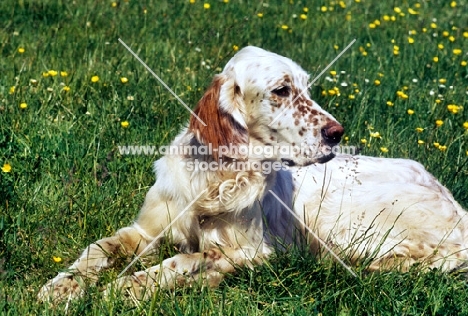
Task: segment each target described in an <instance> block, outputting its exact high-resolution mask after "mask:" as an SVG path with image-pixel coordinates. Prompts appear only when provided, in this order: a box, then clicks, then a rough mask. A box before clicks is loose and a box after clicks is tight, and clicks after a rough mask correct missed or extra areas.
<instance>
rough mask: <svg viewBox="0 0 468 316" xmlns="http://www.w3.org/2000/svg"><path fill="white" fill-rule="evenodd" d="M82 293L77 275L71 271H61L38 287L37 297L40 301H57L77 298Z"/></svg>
mask: <svg viewBox="0 0 468 316" xmlns="http://www.w3.org/2000/svg"><path fill="white" fill-rule="evenodd" d="M83 293H84V290H83V287H82V285H80V283H79V282H78V280H77V276H76V275H74V274H72V273H68V272H62V273H59V274H58V275H57V276H56V277H55V278H53V279H52V280H49V281H48V282H47V283H46V284H45V285H44V286H43V287H42V288H41V289H40V291H39V293H38V294H37V298H38V300H39V301H41V302H59V301H63V300H69V299H74V298H78V297H80V296H82V295H83Z"/></svg>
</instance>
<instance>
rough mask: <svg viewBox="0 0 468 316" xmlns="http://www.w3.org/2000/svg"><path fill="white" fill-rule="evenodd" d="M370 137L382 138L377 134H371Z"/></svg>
mask: <svg viewBox="0 0 468 316" xmlns="http://www.w3.org/2000/svg"><path fill="white" fill-rule="evenodd" d="M370 136H371V137H373V138H382V136H380V133H379V132H371V133H370Z"/></svg>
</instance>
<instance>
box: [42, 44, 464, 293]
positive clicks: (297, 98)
mask: <svg viewBox="0 0 468 316" xmlns="http://www.w3.org/2000/svg"><path fill="white" fill-rule="evenodd" d="M307 83H308V75H307V74H306V72H305V71H304V70H302V69H301V68H300V67H299V66H298V65H297V64H296V63H294V62H293V61H291V60H290V59H288V58H285V57H282V56H279V55H277V54H274V53H271V52H267V51H265V50H263V49H260V48H256V47H246V48H244V49H242V50H240V51H239V52H238V53H237V54H236V55H235V56H234V57H233V58H232V59H231V60H230V61H229V62H228V64H227V65H226V66H225V68H224V70H223V71H222V73H221V74H219V75H216V76H215V78H214V80H213V82H212V84H211V86H210V87H209V88H208V90H207V91H206V92H205V94H204V96H203V97H202V99H201V100H200V101H199V103H198V105H197V107H196V109H195V111H194V113H195V115H193V116H192V117H191V119H190V123H189V125H188V127H187V128H185V129H184V130H183V131H182V132H181V133H180V134H179V135H178V136H177V137H176V138H175V140H174V141H173V143H172V145H173V146H174V147H177V148H182V147H183V148H189V149H190V150H189V151H188V152H187V151H185V150H184V151H183V152H180V151H179V152H172V153H168V154H166V155H164V156H163V157H162V158H160V159H159V160H158V161H156V163H155V170H156V174H157V180H156V183H155V184H154V185H153V186H152V187H151V189H150V190H149V192H148V194H147V196H146V199H145V202H144V204H143V207H142V209H141V211H140V214H139V215H138V217H137V219H136V221H135V222H134V224H133V225H131V226H129V227H125V228H122V229H120V230H118V231H117V233H116V234H115V235H114V236H112V237H108V238H104V239H101V240H98V241H96V242H95V243H93V244H91V245H90V246H88V248H86V249H85V250H84V252H83V253H82V255H81V257H79V258H78V259H77V260H76V261H75V262H74V263H73V265H72V266H71V267H70V268H69V269H68V270H67V271H66V272H61V273H59V274H58V275H57V276H56V277H55V278H53V279H52V280H50V281H49V282H47V283H46V284H45V285H44V286H43V287H42V289H41V290H40V292H39V294H38V297H39V299H40V300H55V299H60V298H69V297H77V296H80V295H81V294H82V293H83V291H84V285H85V284H87V285H89V284H93V283H95V282H96V281H97V280H98V275H99V271H100V270H102V269H107V268H110V267H111V266H112V265H113V263H114V261H115V260H114V259H115V258H116V257H117V256H128V257H130V256H134V255H138V254H140V253H142V251H143V250H144V249H145V251H146V248H151V250H152V251H153V252H154V251H156V250H157V248H158V244H159V242H160V241H161V239H162V238H165V239H167V240H169V241H171V242H173V243H174V245H176V247H177V248H178V249H179V250H180V251H181V253H180V254H178V255H175V256H173V257H171V258H167V259H165V260H163V261H162V262H161V263H159V264H157V265H155V266H152V267H150V268H148V269H146V270H144V271H140V272H136V273H133V274H131V275H128V276H123V277H121V278H119V279H117V280H116V281H115V282H114V283H112V284H111V285H110V286H109V289H114V290H122V291H123V292H125V293H127V294H128V295H131V296H134V297H135V298H138V299H144V298H148V297H149V296H150V295H151V294H152V293H153V292H154V289H155V288H156V287H157V286H158V287H161V288H173V287H174V286H175V285H181V284H191V283H193V282H203V283H204V284H207V285H210V286H216V285H218V284H219V283H220V282H221V280H222V279H223V276H224V275H225V274H226V273H231V272H234V271H235V268H236V267H239V266H248V267H253V266H254V265H256V264H261V263H262V261H263V260H265V259H266V258H268V256H269V255H270V254H271V253H272V252H273V251H275V250H278V249H279V250H281V249H287V247H288V245H291V244H294V243H297V242H298V240H304V238H300V237H301V235H302V236H304V235H307V234H309V232H314V234H313V236H314V238H311V239H312V242H311V245H310V249H311V250H312V251H314V252H319V251H321V250H322V249H323V246H324V243H319V242H318V238H320V240H323V241H324V242H325V245H328V246H329V247H330V248H331V249H333V251H334V252H336V253H339V254H340V256H341V257H342V258H344V259H345V260H347V261H348V262H351V263H353V262H356V261H359V260H365V259H367V260H369V262H370V263H369V269H370V270H381V269H398V270H400V271H405V270H408V269H409V267H410V266H411V265H413V264H414V263H421V265H422V266H425V267H430V268H432V267H437V268H441V269H443V270H452V269H455V268H457V267H459V266H460V265H462V264H463V263H464V262H466V261H467V259H468V251H467V241H468V235H467V234H468V222H467V220H468V218H467V217H466V216H465V215H466V214H467V213H466V212H465V211H464V210H463V209H462V207H461V206H460V205H459V204H458V203H457V202H456V201H455V200H454V198H453V197H452V195H451V193H450V192H449V191H448V190H447V189H446V188H445V187H444V186H442V185H441V184H440V183H439V182H438V181H437V180H436V179H435V178H434V177H433V176H432V175H431V174H429V173H428V172H427V171H426V170H425V169H424V168H423V166H422V165H420V164H419V163H417V162H414V161H411V160H406V159H386V158H373V157H364V156H349V155H340V154H337V155H336V157H334V156H335V150H333V148H334V147H335V146H337V145H338V143H339V142H340V139H341V137H342V135H343V127H342V126H341V125H340V124H339V123H338V122H337V121H336V120H335V119H334V118H333V117H332V116H331V115H330V114H329V113H327V112H326V111H324V110H323V109H321V108H320V106H319V105H318V104H317V103H315V102H314V101H312V100H311V99H310V97H309V95H308V92H307V90H308V89H307ZM171 148H172V147H171ZM272 148H273V149H274V150H270V149H272ZM298 148H299V150H297V149H298ZM241 149H242V150H241ZM267 149H268V150H267ZM304 149H305V150H304ZM332 158H333V159H332ZM239 164H242V165H241V166H239ZM292 212H294V213H295V214H294V215H293V214H292ZM298 236H299V237H298ZM317 237H318V238H317Z"/></svg>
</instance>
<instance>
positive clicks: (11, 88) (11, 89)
mask: <svg viewBox="0 0 468 316" xmlns="http://www.w3.org/2000/svg"><path fill="white" fill-rule="evenodd" d="M15 90H16V87H15V86H11V87H10V94H13V93H15Z"/></svg>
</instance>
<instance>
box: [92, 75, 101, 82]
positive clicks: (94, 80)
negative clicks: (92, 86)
mask: <svg viewBox="0 0 468 316" xmlns="http://www.w3.org/2000/svg"><path fill="white" fill-rule="evenodd" d="M98 81H99V77H98V76H92V77H91V82H98Z"/></svg>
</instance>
